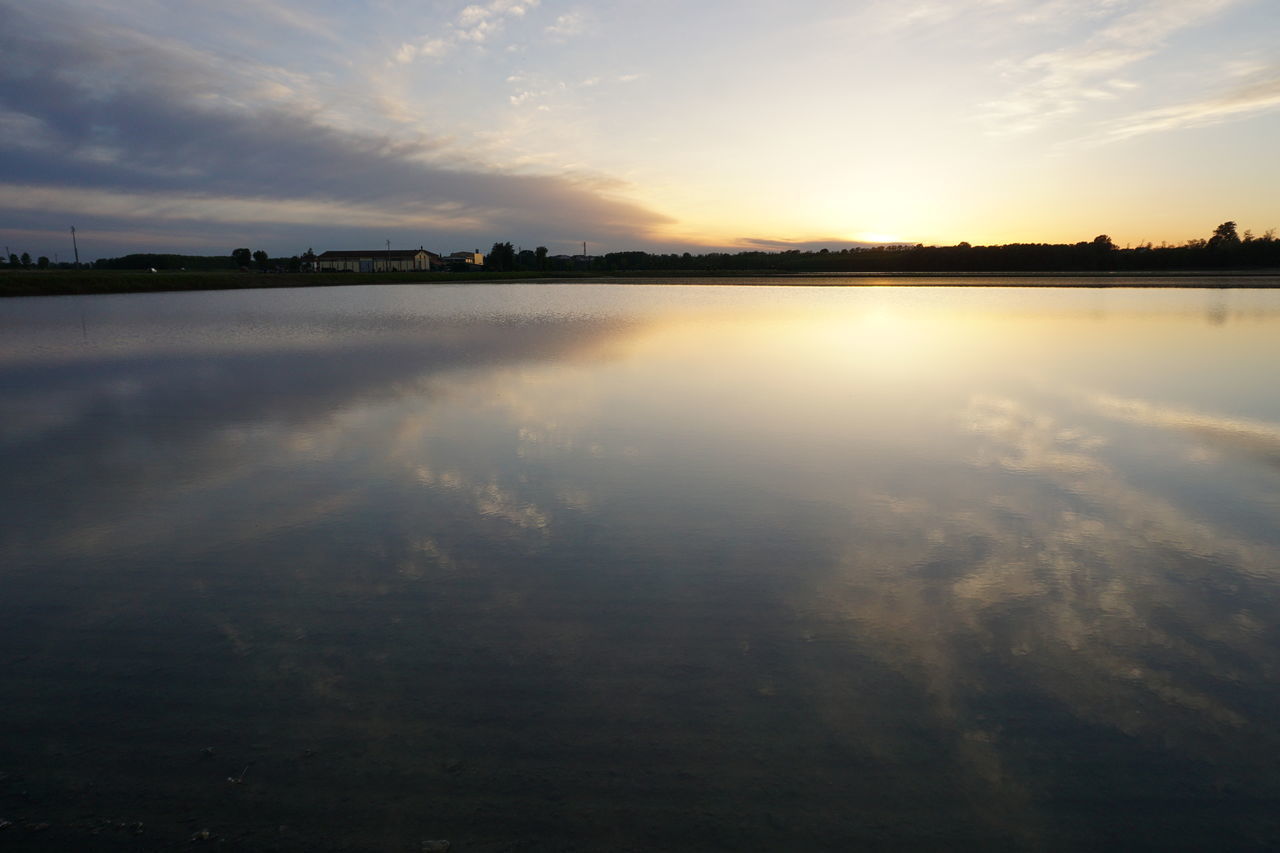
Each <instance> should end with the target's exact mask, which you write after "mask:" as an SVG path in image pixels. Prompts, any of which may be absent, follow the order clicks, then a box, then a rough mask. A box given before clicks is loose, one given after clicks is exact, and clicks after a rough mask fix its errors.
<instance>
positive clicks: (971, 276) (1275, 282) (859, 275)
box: [0, 269, 1280, 297]
mask: <svg viewBox="0 0 1280 853" xmlns="http://www.w3.org/2000/svg"><path fill="white" fill-rule="evenodd" d="M724 279H734V281H732V282H725V281H724ZM765 279H767V280H768V281H767V282H766V281H764V280H765ZM1014 279H1017V280H1028V279H1029V280H1031V281H1025V282H1024V283H1017V282H1012V281H1009V280H1014ZM992 280H996V281H999V282H1000V283H999V284H997V285H992V284H991V283H990V282H991V281H992ZM1049 280H1053V281H1054V282H1055V283H1049ZM1147 281H1149V282H1150V283H1146V282H1147ZM1057 282H1064V283H1062V284H1058V283H1057ZM511 283H543V284H572V283H584V284H585V283H607V284H670V285H676V286H678V285H683V284H702V285H717V284H722V285H725V284H727V285H732V286H738V285H741V286H769V285H773V286H791V287H876V286H885V284H886V283H887V284H889V285H899V286H906V287H911V286H917V287H919V286H925V287H984V286H1003V287H1054V286H1063V287H1081V288H1107V287H1139V288H1142V287H1151V288H1201V289H1203V288H1216V289H1231V288H1245V289H1264V288H1266V289H1269V288H1275V287H1280V270H1274V269H1265V270H1174V271H1169V270H1132V271H1124V272H1080V271H1054V270H1035V271H1028V272H1016V271H1004V270H1001V271H992V272H968V271H965V272H889V273H885V272H833V273H815V272H801V273H789V272H767V271H760V270H749V271H742V270H715V271H687V270H667V271H655V270H635V271H629V272H628V271H621V272H619V271H614V272H568V273H565V272H556V273H551V272H507V273H488V274H485V273H421V272H404V273H396V272H391V273H271V274H266V273H243V272H158V273H149V272H134V271H115V270H103V271H98V270H76V271H66V270H53V271H36V270H24V271H9V272H4V273H0V297H19V296H84V295H92V294H108V293H167V292H183V291H207V290H262V289H272V288H293V287H348V286H355V285H368V284H511Z"/></svg>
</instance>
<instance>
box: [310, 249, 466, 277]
mask: <svg viewBox="0 0 1280 853" xmlns="http://www.w3.org/2000/svg"><path fill="white" fill-rule="evenodd" d="M441 263H442V261H441V259H440V256H439V255H437V254H436V253H435V252H428V251H427V250H426V249H423V248H421V247H419V248H417V249H369V250H365V251H354V252H347V251H341V252H324V253H323V254H321V255H318V256H317V257H316V260H315V268H316V269H317V270H319V271H320V272H413V271H417V270H421V271H422V272H427V271H428V270H430V269H432V268H433V267H438V266H440V265H441Z"/></svg>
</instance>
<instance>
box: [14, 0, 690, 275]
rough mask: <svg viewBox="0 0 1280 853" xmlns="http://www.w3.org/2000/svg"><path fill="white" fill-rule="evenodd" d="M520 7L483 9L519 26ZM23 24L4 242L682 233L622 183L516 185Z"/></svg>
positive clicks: (432, 152) (189, 67)
mask: <svg viewBox="0 0 1280 853" xmlns="http://www.w3.org/2000/svg"><path fill="white" fill-rule="evenodd" d="M516 5H517V4H511V3H506V2H504V3H495V4H490V6H489V7H486V8H487V9H492V10H493V11H492V14H499V13H502V14H513V13H514V12H513V11H512V10H513V9H514V8H516ZM528 5H529V4H524V6H522V7H521V8H524V7H527V6H528ZM4 6H5V4H3V3H0V8H4ZM10 9H11V11H12V13H13V14H12V15H11V18H12V19H13V21H14V22H13V26H11V27H10V28H9V29H8V30H7V31H6V33H5V34H4V35H3V39H4V42H3V48H4V55H5V60H6V61H5V62H4V63H3V64H0V185H2V189H0V224H3V225H4V226H5V227H8V228H23V229H31V230H41V229H42V228H47V227H49V225H50V224H51V220H52V221H62V222H63V227H65V221H67V216H70V215H72V214H76V215H77V223H78V224H79V223H81V222H87V221H88V220H89V219H91V218H92V219H95V220H96V224H97V226H98V227H100V228H102V229H104V230H107V231H119V230H121V229H122V228H123V227H127V225H129V224H131V225H134V226H136V227H139V228H140V229H142V230H145V231H151V232H154V231H157V230H160V231H163V230H166V226H167V224H168V223H175V226H174V227H178V228H180V229H181V230H183V231H189V230H190V229H191V223H192V222H200V221H204V222H210V223H228V224H229V223H234V222H236V221H237V220H238V221H239V222H241V223H244V224H248V223H254V222H265V223H280V224H289V223H292V224H302V225H305V224H324V223H328V232H327V233H329V234H330V235H334V234H335V233H336V229H337V227H338V226H339V225H341V226H345V227H349V228H350V229H352V234H353V235H354V234H356V233H358V232H359V229H361V228H374V227H376V228H381V229H384V230H385V229H387V228H389V227H393V226H398V228H399V230H398V231H396V232H395V233H397V234H398V233H403V232H412V233H414V234H418V235H421V236H420V237H418V238H415V239H413V243H414V244H415V245H417V244H418V243H419V242H421V241H423V240H427V241H430V240H433V239H441V240H443V239H450V240H455V239H460V240H462V241H463V242H465V243H468V244H471V243H475V242H476V241H477V240H479V241H480V242H484V240H485V239H486V238H487V239H496V238H503V239H516V240H528V241H530V242H533V241H542V242H547V241H552V240H581V239H588V240H592V241H597V242H610V241H611V240H613V239H615V238H617V237H618V236H620V235H627V236H630V235H634V234H637V233H644V232H646V231H647V230H648V229H649V228H651V227H653V226H655V225H657V224H660V223H662V222H665V221H667V220H666V218H665V217H663V216H662V215H660V214H657V213H655V212H653V211H650V210H646V209H644V208H642V207H640V206H639V205H636V204H634V203H630V202H627V201H625V200H622V199H620V198H618V196H617V193H618V190H619V188H620V187H619V185H616V184H610V183H609V182H607V181H595V182H592V181H587V180H583V179H575V178H572V177H562V176H553V175H529V174H512V173H509V172H505V171H504V170H502V169H500V168H495V167H493V166H490V165H488V164H486V163H483V162H478V161H476V160H475V159H474V157H473V156H472V155H470V154H469V152H466V151H460V150H459V149H458V147H457V146H456V145H454V144H453V143H452V142H451V141H450V140H449V138H448V137H445V136H432V135H429V134H425V133H421V132H417V133H411V134H401V135H399V136H392V135H388V134H386V133H379V132H375V131H372V130H365V129H362V128H361V127H360V126H359V125H360V123H359V122H356V121H348V122H346V123H345V125H346V126H343V125H340V124H338V123H334V124H328V123H326V122H328V121H330V115H331V114H332V113H335V112H340V110H336V109H328V110H324V109H321V110H317V109H314V108H313V107H312V104H311V96H310V95H309V94H305V93H304V94H302V95H298V96H296V97H295V95H294V93H295V92H299V91H302V90H305V88H306V80H305V78H304V76H303V75H298V74H295V73H294V72H290V71H289V70H287V69H277V68H274V67H272V66H269V65H259V66H253V65H252V64H251V63H242V64H235V63H227V62H225V61H223V59H222V58H221V57H219V56H217V55H216V54H213V53H210V52H208V51H204V50H201V49H196V48H192V47H189V46H186V45H183V44H172V43H167V44H153V43H151V42H150V41H149V40H147V39H144V38H140V37H135V38H132V39H130V38H128V36H127V35H124V34H121V33H119V32H116V31H107V32H102V33H97V32H88V31H79V32H75V31H72V30H70V29H69V27H70V25H68V26H67V27H64V28H62V29H61V30H57V31H55V32H54V33H52V34H49V35H45V34H44V33H43V32H42V31H40V30H39V29H38V28H33V27H31V26H28V24H30V23H33V22H30V21H24V20H23V17H24V16H23V15H22V14H21V11H20V10H18V9H14V8H12V7H10ZM246 66H248V67H246ZM366 100H368V99H366ZM382 124H383V125H384V126H385V122H383V123H382ZM37 199H38V200H40V203H41V205H43V206H37V205H36V204H35V200H37ZM37 208H38V209H37ZM81 216H83V217H85V218H80V217H81ZM225 230H226V229H222V231H225ZM424 231H425V232H427V233H425V234H424V233H423V232H424ZM220 233H221V232H220ZM450 235H452V236H450ZM389 236H390V235H389ZM380 242H381V241H379V243H380ZM269 248H271V247H269ZM280 248H281V249H283V248H285V247H280ZM290 250H291V251H294V250H296V248H295V247H290Z"/></svg>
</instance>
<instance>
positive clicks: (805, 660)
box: [0, 280, 1280, 853]
mask: <svg viewBox="0 0 1280 853" xmlns="http://www.w3.org/2000/svg"><path fill="white" fill-rule="evenodd" d="M817 283H821V282H817ZM1005 283H1008V281H1007V280H1006V281H1005ZM1143 283H1150V282H1147V281H1144V282H1143ZM1211 283H1212V282H1206V284H1211ZM753 284H755V285H756V286H753V287H729V286H665V287H664V286H650V285H592V284H571V285H547V284H535V285H460V286H427V285H423V286H366V287H341V288H328V289H289V290H258V291H229V292H209V293H175V294H137V295H116V296H98V297H51V298H24V299H9V300H5V301H0V470H3V472H4V476H3V479H2V480H0V502H2V504H3V506H4V508H5V509H4V513H5V523H4V527H3V530H2V532H0V578H2V579H3V585H2V586H0V590H2V593H0V708H2V710H0V820H3V821H4V822H5V824H6V826H5V828H3V829H0V845H3V846H4V847H5V848H6V849H14V850H34V849H41V850H63V849H65V850H71V849H74V850H88V849H93V850H100V849H101V850H115V849H119V850H176V849H183V850H186V849H202V848H204V847H206V846H208V847H218V848H219V849H234V850H250V851H257V850H264V851H265V850H289V851H293V850H298V851H302V850H305V851H317V850H356V851H418V850H421V849H424V848H423V846H422V843H423V841H424V840H439V839H447V840H449V841H450V842H451V845H452V846H451V848H450V849H451V851H453V853H467V851H557V853H563V851H600V850H612V851H650V850H654V851H657V850H661V851H717V850H723V851H745V850H787V851H828V850H829V851H846V850H861V849H887V850H913V849H931V850H1085V849H1108V848H1109V849H1116V850H1137V849H1146V850H1169V849H1218V850H1223V849H1235V850H1246V849H1274V848H1275V847H1277V846H1280V714H1278V713H1277V709H1278V708H1280V643H1278V641H1280V607H1278V605H1280V585H1278V580H1280V393H1277V385H1276V380H1277V376H1278V375H1280V373H1278V371H1280V290H1211V289H1183V290H1159V289H1126V288H1111V289H1091V290H1073V289H1070V288H1058V287H1035V288H1016V287H999V286H992V287H970V288H945V287H930V286H921V285H927V282H924V283H921V282H917V283H915V284H916V286H911V287H857V288H836V287H812V288H811V287H781V286H769V285H768V283H767V282H759V281H753Z"/></svg>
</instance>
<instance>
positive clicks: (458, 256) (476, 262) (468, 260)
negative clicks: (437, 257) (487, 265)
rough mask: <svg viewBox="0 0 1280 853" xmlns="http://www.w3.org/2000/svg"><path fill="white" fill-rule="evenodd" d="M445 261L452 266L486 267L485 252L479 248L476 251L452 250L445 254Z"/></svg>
mask: <svg viewBox="0 0 1280 853" xmlns="http://www.w3.org/2000/svg"><path fill="white" fill-rule="evenodd" d="M444 263H445V265H446V266H448V267H451V268H463V269H481V268H483V267H484V254H483V253H482V252H481V251H480V250H479V249H477V250H476V251H474V252H450V253H449V254H448V255H445V257H444Z"/></svg>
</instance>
